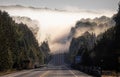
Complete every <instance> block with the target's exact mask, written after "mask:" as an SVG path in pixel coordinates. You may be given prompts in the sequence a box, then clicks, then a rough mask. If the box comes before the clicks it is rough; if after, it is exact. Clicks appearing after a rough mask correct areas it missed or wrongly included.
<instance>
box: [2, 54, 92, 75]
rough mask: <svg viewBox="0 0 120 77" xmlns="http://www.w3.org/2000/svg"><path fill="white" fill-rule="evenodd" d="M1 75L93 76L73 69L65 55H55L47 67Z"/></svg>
mask: <svg viewBox="0 0 120 77" xmlns="http://www.w3.org/2000/svg"><path fill="white" fill-rule="evenodd" d="M1 77H92V76H90V75H87V74H85V73H83V72H80V71H77V70H73V69H71V68H69V67H67V65H66V64H65V63H64V55H62V54H58V55H54V56H53V59H52V60H51V61H50V62H49V63H48V65H47V66H46V67H43V68H37V69H32V70H23V71H20V72H16V73H12V74H8V75H5V76H1Z"/></svg>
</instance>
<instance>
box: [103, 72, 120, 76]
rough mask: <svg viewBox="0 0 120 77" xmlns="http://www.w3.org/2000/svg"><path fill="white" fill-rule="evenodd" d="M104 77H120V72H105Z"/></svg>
mask: <svg viewBox="0 0 120 77" xmlns="http://www.w3.org/2000/svg"><path fill="white" fill-rule="evenodd" d="M102 77H120V72H118V73H116V72H115V71H103V72H102Z"/></svg>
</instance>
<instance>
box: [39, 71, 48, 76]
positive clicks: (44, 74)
mask: <svg viewBox="0 0 120 77" xmlns="http://www.w3.org/2000/svg"><path fill="white" fill-rule="evenodd" d="M48 73H50V71H47V72H45V73H43V74H42V75H41V76H40V77H45V76H46V75H47V74H48Z"/></svg>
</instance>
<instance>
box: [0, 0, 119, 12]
mask: <svg viewBox="0 0 120 77" xmlns="http://www.w3.org/2000/svg"><path fill="white" fill-rule="evenodd" d="M118 2H119V0H0V5H23V6H33V7H48V8H52V9H55V8H56V9H66V8H69V7H72V8H80V9H89V10H97V9H104V10H112V11H115V10H117V7H118V6H117V4H118Z"/></svg>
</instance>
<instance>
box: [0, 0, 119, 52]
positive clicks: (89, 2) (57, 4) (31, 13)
mask: <svg viewBox="0 0 120 77" xmlns="http://www.w3.org/2000/svg"><path fill="white" fill-rule="evenodd" d="M118 2H119V0H0V9H2V10H5V11H7V12H8V13H9V14H10V16H25V17H29V18H31V19H33V20H37V21H38V22H39V24H38V26H39V28H40V30H39V32H38V37H37V40H38V42H39V43H40V42H41V41H44V40H45V39H46V37H47V36H48V35H49V36H50V42H49V43H50V48H51V49H52V51H54V52H55V51H56V52H57V51H59V49H63V51H64V50H66V49H68V47H69V44H70V41H67V40H66V38H67V36H68V35H69V32H70V29H71V27H74V26H75V24H76V22H77V21H79V20H80V19H81V18H92V19H93V18H95V17H100V16H103V15H105V16H108V17H112V16H113V15H114V14H115V13H116V12H117V10H118ZM3 5H4V6H6V5H22V6H32V7H38V8H45V7H47V8H51V9H55V8H56V9H60V10H62V9H64V10H70V11H57V10H43V9H37V10H36V9H34V8H30V7H28V8H26V7H22V8H19V7H16V6H14V7H12V6H11V7H10V6H6V8H3V7H2V6H3ZM21 10H22V11H21ZM61 39H62V41H61ZM64 41H66V44H64V43H63V42H64Z"/></svg>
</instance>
